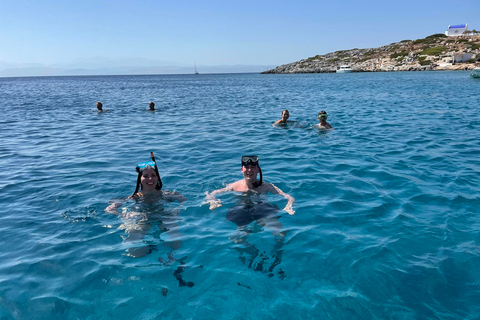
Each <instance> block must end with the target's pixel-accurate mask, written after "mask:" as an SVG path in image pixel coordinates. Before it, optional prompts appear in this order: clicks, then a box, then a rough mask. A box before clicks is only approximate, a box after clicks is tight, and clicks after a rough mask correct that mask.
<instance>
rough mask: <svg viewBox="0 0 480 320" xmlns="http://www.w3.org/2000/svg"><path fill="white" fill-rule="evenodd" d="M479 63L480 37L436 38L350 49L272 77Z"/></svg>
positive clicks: (454, 67) (282, 70)
mask: <svg viewBox="0 0 480 320" xmlns="http://www.w3.org/2000/svg"><path fill="white" fill-rule="evenodd" d="M478 59H480V33H479V32H477V31H474V32H471V33H470V34H468V35H461V36H454V37H448V36H446V35H445V34H440V33H439V34H434V35H431V36H428V37H426V38H424V39H418V40H402V41H400V42H395V43H392V44H389V45H386V46H383V47H379V48H371V49H351V50H342V51H335V52H332V53H328V54H325V55H317V56H314V57H310V58H307V59H303V60H300V61H297V62H293V63H289V64H284V65H281V66H278V67H276V68H275V69H271V70H267V71H264V72H262V73H263V74H270V73H327V72H335V71H336V69H337V68H338V67H339V66H340V65H349V66H350V67H351V68H352V70H353V72H378V71H426V70H471V69H473V68H474V66H475V61H476V60H478Z"/></svg>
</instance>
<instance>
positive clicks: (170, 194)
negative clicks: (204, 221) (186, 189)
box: [163, 191, 187, 202]
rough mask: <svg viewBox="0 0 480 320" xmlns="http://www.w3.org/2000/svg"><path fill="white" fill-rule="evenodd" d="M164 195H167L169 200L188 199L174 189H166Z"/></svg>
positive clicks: (180, 200)
mask: <svg viewBox="0 0 480 320" xmlns="http://www.w3.org/2000/svg"><path fill="white" fill-rule="evenodd" d="M163 195H164V196H165V199H166V200H167V201H178V202H184V201H186V200H187V198H185V197H184V196H182V195H181V194H180V193H178V192H176V191H174V192H172V191H164V192H163Z"/></svg>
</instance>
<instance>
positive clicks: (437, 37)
mask: <svg viewBox="0 0 480 320" xmlns="http://www.w3.org/2000/svg"><path fill="white" fill-rule="evenodd" d="M446 37H447V36H446V35H444V34H443V33H436V34H432V35H431V36H428V37H426V38H425V39H418V40H415V41H413V44H422V43H424V44H432V43H436V42H438V40H440V39H441V38H446Z"/></svg>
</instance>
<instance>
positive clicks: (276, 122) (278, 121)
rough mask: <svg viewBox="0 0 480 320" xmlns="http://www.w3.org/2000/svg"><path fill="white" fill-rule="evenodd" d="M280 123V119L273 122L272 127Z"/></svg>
mask: <svg viewBox="0 0 480 320" xmlns="http://www.w3.org/2000/svg"><path fill="white" fill-rule="evenodd" d="M279 123H282V119H280V120H277V121H275V122H274V123H273V124H272V126H276V125H277V124H279Z"/></svg>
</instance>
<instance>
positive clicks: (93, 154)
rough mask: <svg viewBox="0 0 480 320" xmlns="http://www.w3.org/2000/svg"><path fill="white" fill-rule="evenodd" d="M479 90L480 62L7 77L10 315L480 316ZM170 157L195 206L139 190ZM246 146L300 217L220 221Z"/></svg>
mask: <svg viewBox="0 0 480 320" xmlns="http://www.w3.org/2000/svg"><path fill="white" fill-rule="evenodd" d="M479 93H480V79H471V78H470V77H469V72H467V71H450V72H446V71H445V72H443V71H438V72H390V73H352V74H286V75H280V74H279V75H261V74H200V75H145V76H141V75H138V76H78V77H75V76H72V77H23V78H0V112H1V114H2V116H1V117H0V119H1V120H0V139H1V140H0V141H1V143H0V319H2V320H6V319H336V320H338V319H479V317H480V216H479V211H480V134H479V131H480V113H479V110H480V109H479V108H480V95H479ZM97 101H101V102H102V103H103V108H104V110H106V111H104V112H101V113H99V112H97V110H96V107H95V103H96V102H97ZM150 101H154V102H155V107H156V110H155V111H153V112H152V111H149V110H148V103H149V102H150ZM284 109H288V110H289V112H290V120H293V121H296V122H292V123H289V124H288V125H286V126H272V123H273V122H275V121H276V120H279V119H280V116H281V113H282V110H284ZM322 110H325V111H326V112H327V113H328V119H327V121H328V122H329V123H330V124H331V125H332V126H333V128H334V129H335V130H329V131H322V130H320V129H318V128H317V127H316V126H315V124H316V123H318V120H317V114H318V112H319V111H322ZM150 152H153V153H154V155H155V158H156V163H157V166H158V170H159V173H160V176H161V179H162V182H163V189H164V190H169V191H171V192H177V193H179V194H181V195H183V196H184V197H185V198H186V201H184V202H177V201H173V202H168V201H165V200H164V199H160V200H159V201H158V202H156V203H153V204H149V203H144V202H142V200H141V199H140V200H132V199H128V196H130V195H131V194H132V193H133V192H134V190H135V186H136V181H137V173H136V171H135V167H136V165H137V164H138V163H140V162H144V161H148V160H150ZM242 155H257V156H258V157H259V164H260V167H261V169H262V178H263V182H264V183H273V184H274V185H275V186H276V187H278V188H279V189H281V190H282V191H283V192H285V193H287V194H289V195H291V196H292V197H294V198H295V202H294V204H293V210H294V211H295V214H294V215H289V214H288V213H287V212H285V211H284V210H283V208H284V207H285V205H286V204H287V201H286V200H285V198H284V197H282V196H281V195H277V194H269V195H262V196H258V195H255V194H251V193H249V194H242V193H235V192H226V193H223V194H220V195H218V196H217V198H218V199H219V200H220V201H221V202H222V206H220V207H218V208H216V209H214V210H210V208H209V205H208V203H207V202H206V193H207V192H211V191H213V190H216V189H219V188H223V187H225V186H227V185H228V184H229V183H232V182H235V181H238V180H240V179H242V178H243V175H242V172H241V161H240V159H241V156H242ZM112 203H118V204H119V207H118V209H117V211H116V212H114V213H116V214H112V213H108V212H106V211H105V209H106V208H107V207H108V206H109V205H111V204H112ZM232 210H237V211H236V212H237V213H240V214H245V215H252V214H251V212H252V210H253V211H255V210H256V212H260V214H262V212H267V213H266V215H267V216H268V219H266V220H265V219H257V220H254V219H253V220H252V221H251V223H249V224H248V225H246V226H240V227H239V226H237V224H235V223H234V222H232V221H230V220H229V219H227V217H228V216H229V213H230V212H232ZM242 210H243V211H242Z"/></svg>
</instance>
